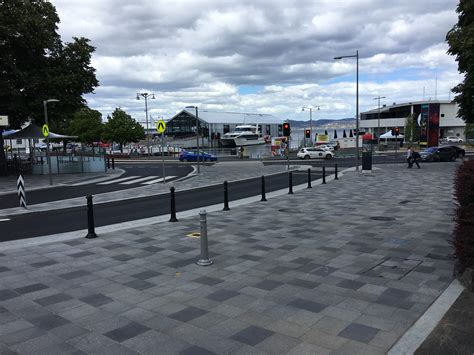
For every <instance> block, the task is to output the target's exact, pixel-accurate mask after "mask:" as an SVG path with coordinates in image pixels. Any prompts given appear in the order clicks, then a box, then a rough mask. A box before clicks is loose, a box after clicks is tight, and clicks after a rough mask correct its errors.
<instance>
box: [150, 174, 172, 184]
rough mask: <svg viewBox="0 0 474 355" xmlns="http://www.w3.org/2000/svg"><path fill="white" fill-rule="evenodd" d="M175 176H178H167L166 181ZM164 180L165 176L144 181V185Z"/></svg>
mask: <svg viewBox="0 0 474 355" xmlns="http://www.w3.org/2000/svg"><path fill="white" fill-rule="evenodd" d="M175 177H176V176H167V177H166V181H168V180H171V179H174V178H175ZM162 181H163V178H162V177H160V178H159V179H155V180H151V181H147V182H142V185H151V184H155V183H157V182H162Z"/></svg>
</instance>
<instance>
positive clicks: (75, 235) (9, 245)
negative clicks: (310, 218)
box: [0, 169, 350, 251]
mask: <svg viewBox="0 0 474 355" xmlns="http://www.w3.org/2000/svg"><path fill="white" fill-rule="evenodd" d="M348 170H350V169H346V170H344V171H348ZM344 171H341V172H340V174H341V177H342V176H343V175H344ZM332 180H334V175H331V176H327V177H326V182H330V181H332ZM322 181H323V179H322V178H321V179H317V180H314V181H313V182H315V183H316V184H315V185H314V186H313V189H314V188H316V187H317V186H322ZM301 190H307V184H300V185H296V186H294V187H293V192H298V191H301ZM287 194H288V189H287V188H284V189H280V190H276V191H272V192H269V193H267V194H266V197H267V199H270V198H276V197H279V196H283V195H287ZM260 199H261V196H260V195H256V196H252V197H246V198H243V199H240V200H235V201H230V203H229V204H230V206H231V208H234V207H240V206H245V205H247V204H250V203H254V202H261V201H260ZM222 206H223V204H222V203H219V204H215V205H209V206H205V207H198V208H193V209H190V210H187V211H182V212H178V213H177V215H176V217H177V219H178V220H179V219H183V218H191V217H196V216H198V214H199V212H200V211H201V210H203V209H205V210H206V212H208V213H211V212H217V211H222ZM168 221H169V215H161V216H156V217H148V218H143V219H138V220H134V221H127V222H122V223H116V224H111V225H108V226H102V227H96V228H95V232H96V234H97V235H99V237H100V236H101V235H102V234H107V233H113V232H117V231H123V230H125V229H131V228H137V227H144V226H149V225H152V224H157V223H163V222H166V223H167V222H168ZM86 234H87V229H81V230H76V231H71V232H65V233H58V234H52V235H47V236H39V237H34V238H28V239H20V240H12V241H7V242H2V243H0V251H6V250H10V249H17V248H25V247H29V246H35V245H42V244H48V243H55V242H65V241H69V240H75V239H81V238H85V236H86Z"/></svg>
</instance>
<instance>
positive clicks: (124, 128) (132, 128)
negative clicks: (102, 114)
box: [104, 108, 145, 152]
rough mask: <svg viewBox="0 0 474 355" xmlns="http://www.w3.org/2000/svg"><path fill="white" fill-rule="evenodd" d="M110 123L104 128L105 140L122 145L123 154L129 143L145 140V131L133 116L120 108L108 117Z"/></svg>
mask: <svg viewBox="0 0 474 355" xmlns="http://www.w3.org/2000/svg"><path fill="white" fill-rule="evenodd" d="M107 118H108V121H107V123H106V124H105V127H104V138H105V139H107V140H108V141H113V142H116V143H119V144H120V151H121V152H123V146H124V144H126V143H129V142H138V141H139V140H140V139H143V138H145V129H144V128H143V126H142V125H141V124H140V123H138V122H137V121H135V120H134V119H133V118H132V116H130V115H129V114H128V113H126V112H125V111H123V110H122V109H120V108H116V109H115V111H114V112H112V116H108V117H107Z"/></svg>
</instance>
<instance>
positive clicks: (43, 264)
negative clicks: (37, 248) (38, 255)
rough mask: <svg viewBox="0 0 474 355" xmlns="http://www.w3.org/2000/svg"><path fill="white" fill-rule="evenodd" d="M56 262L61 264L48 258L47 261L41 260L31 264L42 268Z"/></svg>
mask: <svg viewBox="0 0 474 355" xmlns="http://www.w3.org/2000/svg"><path fill="white" fill-rule="evenodd" d="M56 264H59V262H57V261H55V260H46V261H40V262H37V263H33V264H30V265H31V266H33V267H37V268H42V267H46V266H51V265H56Z"/></svg>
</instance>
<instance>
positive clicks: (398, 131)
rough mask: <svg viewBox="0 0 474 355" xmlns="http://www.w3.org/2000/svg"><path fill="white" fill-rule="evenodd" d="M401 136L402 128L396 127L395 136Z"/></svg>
mask: <svg viewBox="0 0 474 355" xmlns="http://www.w3.org/2000/svg"><path fill="white" fill-rule="evenodd" d="M399 134H400V127H395V136H398V135H399Z"/></svg>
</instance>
